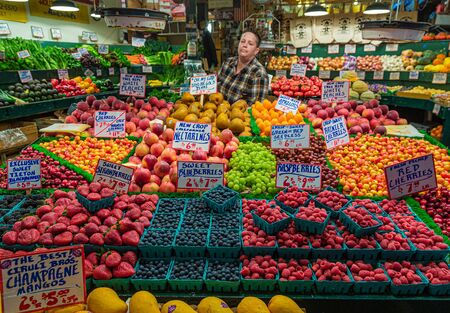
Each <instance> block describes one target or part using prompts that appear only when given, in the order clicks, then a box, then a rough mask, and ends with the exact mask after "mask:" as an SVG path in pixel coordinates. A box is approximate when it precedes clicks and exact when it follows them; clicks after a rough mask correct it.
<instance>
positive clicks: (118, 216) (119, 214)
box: [111, 209, 123, 220]
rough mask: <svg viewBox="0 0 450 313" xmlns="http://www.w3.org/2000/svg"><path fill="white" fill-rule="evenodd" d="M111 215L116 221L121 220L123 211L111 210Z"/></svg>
mask: <svg viewBox="0 0 450 313" xmlns="http://www.w3.org/2000/svg"><path fill="white" fill-rule="evenodd" d="M111 215H112V216H114V217H115V218H116V219H118V220H121V219H122V217H123V211H122V210H119V209H112V210H111Z"/></svg>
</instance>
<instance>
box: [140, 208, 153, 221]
mask: <svg viewBox="0 0 450 313" xmlns="http://www.w3.org/2000/svg"><path fill="white" fill-rule="evenodd" d="M142 216H144V217H146V218H147V219H148V220H151V219H152V217H153V213H152V212H151V211H149V210H144V211H142V212H141V217H142Z"/></svg>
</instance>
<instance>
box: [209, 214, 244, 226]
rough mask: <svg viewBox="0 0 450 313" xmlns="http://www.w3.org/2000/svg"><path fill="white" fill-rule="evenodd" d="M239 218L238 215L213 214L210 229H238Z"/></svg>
mask: <svg viewBox="0 0 450 313" xmlns="http://www.w3.org/2000/svg"><path fill="white" fill-rule="evenodd" d="M240 225H241V217H240V216H239V215H238V214H229V213H226V214H214V215H213V216H212V224H211V228H212V229H218V228H239V226H240Z"/></svg>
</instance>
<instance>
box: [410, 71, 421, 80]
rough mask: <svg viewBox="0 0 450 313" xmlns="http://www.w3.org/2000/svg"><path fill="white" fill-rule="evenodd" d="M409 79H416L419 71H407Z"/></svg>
mask: <svg viewBox="0 0 450 313" xmlns="http://www.w3.org/2000/svg"><path fill="white" fill-rule="evenodd" d="M409 79H410V80H418V79H419V72H417V71H413V72H409Z"/></svg>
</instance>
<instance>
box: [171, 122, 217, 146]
mask: <svg viewBox="0 0 450 313" xmlns="http://www.w3.org/2000/svg"><path fill="white" fill-rule="evenodd" d="M211 131H212V127H211V124H203V123H190V122H182V121H179V122H177V123H176V124H175V132H174V135H173V143H172V147H173V148H174V149H179V150H188V151H195V150H197V149H200V150H203V151H205V152H208V151H209V144H210V141H211Z"/></svg>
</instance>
